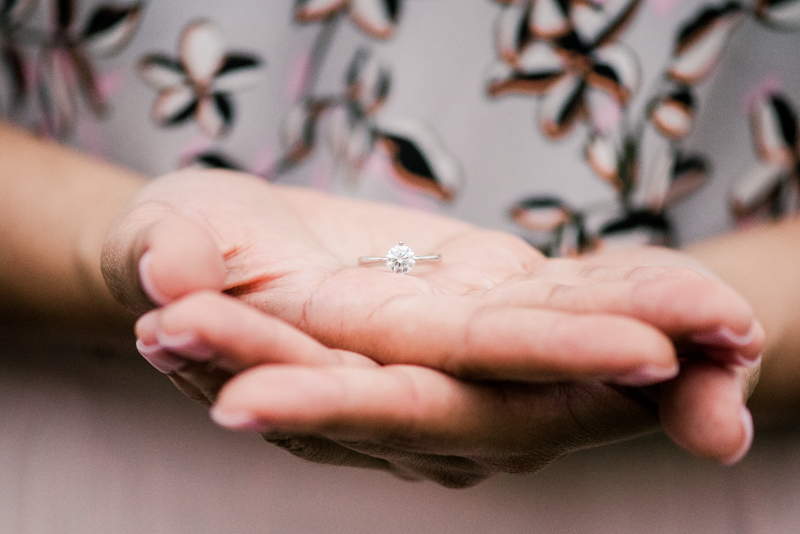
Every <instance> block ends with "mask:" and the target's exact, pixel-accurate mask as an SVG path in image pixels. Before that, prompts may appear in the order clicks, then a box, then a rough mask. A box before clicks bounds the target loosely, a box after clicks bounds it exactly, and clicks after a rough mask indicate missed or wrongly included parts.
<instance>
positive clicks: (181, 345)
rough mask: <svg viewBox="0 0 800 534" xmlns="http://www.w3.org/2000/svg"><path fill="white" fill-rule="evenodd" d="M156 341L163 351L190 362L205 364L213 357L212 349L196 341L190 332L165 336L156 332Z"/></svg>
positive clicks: (195, 337) (160, 332)
mask: <svg viewBox="0 0 800 534" xmlns="http://www.w3.org/2000/svg"><path fill="white" fill-rule="evenodd" d="M156 339H158V343H159V345H161V347H163V348H164V349H166V350H168V351H170V352H175V353H177V354H180V355H181V356H184V357H186V358H189V359H191V360H195V361H198V362H207V361H209V360H210V359H212V358H213V357H214V349H212V348H211V347H209V346H208V345H206V344H205V343H203V342H202V341H200V340H199V339H197V336H195V335H194V334H193V333H191V332H184V333H182V334H165V333H164V332H162V331H160V330H159V331H157V332H156Z"/></svg>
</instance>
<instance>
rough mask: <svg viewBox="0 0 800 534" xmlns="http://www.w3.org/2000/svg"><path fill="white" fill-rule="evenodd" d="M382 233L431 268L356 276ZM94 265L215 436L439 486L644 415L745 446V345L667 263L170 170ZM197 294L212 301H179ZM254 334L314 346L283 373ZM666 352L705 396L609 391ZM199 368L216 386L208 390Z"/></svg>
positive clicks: (586, 440) (691, 269) (703, 287)
mask: <svg viewBox="0 0 800 534" xmlns="http://www.w3.org/2000/svg"><path fill="white" fill-rule="evenodd" d="M397 235H403V236H404V239H405V240H406V242H407V243H414V246H415V248H418V249H419V250H420V251H423V250H424V251H435V252H439V253H441V254H442V256H443V260H442V261H441V263H439V264H430V265H425V266H423V265H422V264H420V265H419V266H418V267H416V268H415V269H414V271H413V272H412V273H411V274H409V275H402V276H401V275H395V274H392V273H390V272H388V271H387V270H386V268H385V267H384V268H382V267H381V266H375V267H373V266H369V267H364V266H361V267H360V266H357V265H356V262H355V258H357V257H358V256H360V255H362V254H364V253H365V251H366V253H367V254H380V252H379V251H380V249H379V248H378V247H380V246H383V245H380V244H379V243H388V244H389V245H387V247H388V246H390V245H391V244H392V242H393V239H394V238H395V236H397ZM406 236H407V237H406ZM417 243H419V244H420V245H419V247H417V245H416V244H417ZM187 257H191V258H196V259H197V261H192V262H187V261H186V259H185V258H187ZM143 258H146V259H145V260H144V261H143ZM201 258H202V260H201ZM105 265H106V269H105V272H106V276H107V279H108V280H109V282H110V284H109V285H110V286H111V287H113V288H116V291H117V293H118V295H120V298H123V299H124V298H125V296H126V295H128V296H130V295H132V296H133V297H134V298H133V299H132V300H130V301H128V305H129V306H131V307H139V308H145V307H147V306H149V305H152V304H151V303H150V301H152V302H153V303H157V304H160V305H162V306H163V305H165V304H167V303H172V304H171V305H167V306H166V307H163V308H162V309H160V310H159V311H157V312H154V313H151V314H148V315H146V316H145V317H143V318H142V319H141V320H140V322H139V324H138V327H137V334H138V336H139V339H140V343H142V344H144V346H145V347H147V351H145V352H149V355H150V357H151V358H154V359H161V363H160V364H159V365H160V366H161V367H162V368H163V370H165V371H167V372H168V373H169V374H170V376H171V378H172V379H173V380H174V381H175V382H176V383H177V384H178V385H179V387H181V389H183V390H184V391H185V392H187V394H189V395H190V396H191V397H193V398H195V399H197V400H200V401H201V402H205V403H207V404H211V403H214V402H215V401H216V407H215V411H214V414H215V418H216V420H217V422H219V423H220V424H223V425H225V426H228V427H233V428H244V429H262V428H269V429H270V430H269V431H268V432H266V433H265V434H266V436H267V437H268V439H270V440H271V441H273V442H276V443H278V444H282V445H283V446H285V447H287V448H289V449H290V450H291V451H292V452H294V453H296V454H298V455H300V456H303V457H311V458H315V459H318V458H320V457H322V458H325V460H324V461H326V462H329V463H334V464H347V465H360V466H363V465H369V466H372V467H376V466H377V467H380V466H382V467H383V468H385V469H389V470H391V471H393V472H397V473H401V474H403V475H404V476H412V475H413V476H421V477H425V478H432V479H434V480H436V481H438V482H441V483H443V484H446V485H451V486H461V485H467V484H472V483H474V482H477V481H479V480H481V479H483V478H485V477H487V476H489V475H491V474H493V473H496V472H532V471H535V470H537V469H540V468H541V467H543V466H544V465H546V464H547V463H549V462H550V461H552V460H553V459H555V458H557V457H558V456H560V455H562V454H564V453H566V452H569V451H571V450H575V449H578V448H583V447H588V446H592V445H596V444H600V443H607V442H610V441H614V440H618V439H624V438H627V437H631V436H634V435H638V434H641V433H643V432H647V431H651V430H654V429H655V428H657V421H658V415H659V412H660V415H661V420H662V422H666V429H667V432H668V433H669V434H670V435H671V436H672V437H673V439H674V440H675V441H676V442H678V443H679V444H681V445H682V446H684V447H685V448H687V449H689V450H691V451H692V452H695V453H696V454H699V455H703V456H707V457H710V458H716V459H720V460H723V461H732V460H735V459H738V458H739V457H740V456H741V455H742V451H743V450H746V448H747V447H748V446H749V439H750V436H751V435H752V432H751V431H750V426H749V425H750V422H749V420H745V419H748V418H749V413H747V412H746V410H743V408H744V395H745V392H746V390H747V384H748V382H749V379H750V377H751V376H753V371H752V370H745V369H744V368H741V367H740V368H738V369H735V370H734V369H733V368H732V367H731V366H730V364H732V363H734V358H735V356H736V355H737V354H739V355H743V356H744V358H745V359H746V360H747V362H748V364H750V363H752V362H753V361H754V360H755V359H756V358H757V357H758V355H759V353H760V349H761V346H762V344H763V332H762V331H761V329H760V326H758V325H757V323H754V317H753V314H752V310H751V308H750V306H749V305H748V304H747V303H746V301H744V300H743V299H742V298H741V297H739V296H738V295H737V294H736V293H735V292H734V291H732V290H731V289H730V288H729V287H728V286H726V285H725V284H722V283H721V282H719V281H717V280H713V279H708V278H706V277H704V276H703V275H701V274H699V273H698V271H697V270H696V269H700V268H702V267H700V266H699V264H698V263H697V262H696V260H693V259H692V258H690V257H688V256H685V255H681V254H679V253H675V252H672V251H667V250H660V249H641V250H638V251H635V252H626V253H618V254H608V255H605V256H602V257H594V258H586V259H583V260H548V259H546V258H544V257H542V256H541V255H540V254H539V253H538V252H536V251H535V250H533V249H532V248H531V247H530V246H528V245H527V244H525V243H524V242H522V241H520V240H518V239H517V238H515V237H513V236H510V235H506V234H500V233H497V232H487V231H484V230H481V229H478V228H475V227H472V226H470V225H467V224H465V223H461V222H458V221H454V220H450V219H447V218H443V217H438V216H433V215H429V214H424V213H419V212H415V211H411V210H404V209H402V208H396V207H389V206H384V205H379V204H373V203H368V202H361V201H353V200H344V199H339V198H334V197H330V196H326V195H322V194H319V193H315V192H311V191H305V190H298V189H293V188H281V187H276V186H271V185H268V184H265V183H264V182H263V181H261V180H258V179H255V178H252V177H249V176H246V175H241V174H235V173H229V172H221V171H217V172H207V171H206V172H194V171H192V172H188V173H179V174H175V175H172V176H168V177H164V178H161V179H159V180H158V181H156V182H154V183H153V184H151V185H150V186H148V188H147V189H146V190H144V191H143V192H142V193H140V194H139V195H138V196H137V197H136V198H135V199H134V200H133V201H132V203H131V205H130V206H129V208H128V210H127V212H126V213H125V214H124V215H123V216H122V217H121V219H120V220H119V222H118V224H117V225H116V226H115V227H114V229H113V230H112V232H111V234H110V237H109V241H108V242H107V246H106V264H105ZM176 272H180V273H181V274H180V277H177V278H174V277H173V276H174V273H176ZM191 281H196V282H195V283H194V285H193V286H192V285H191ZM142 287H144V288H147V291H143V290H142ZM202 289H206V290H213V291H215V292H216V293H208V294H205V295H204V296H203V298H202V299H195V298H193V297H189V298H191V299H192V300H190V301H189V303H188V304H187V303H186V302H185V301H184V300H182V299H181V298H182V297H183V296H184V295H187V294H192V293H194V292H196V291H198V290H202ZM220 290H222V291H224V292H225V293H227V294H228V295H234V296H236V297H237V298H239V299H241V300H243V301H244V302H247V303H248V304H250V305H251V306H252V307H246V306H243V305H241V304H239V305H237V306H233V305H232V304H233V302H235V301H233V300H232V299H230V298H226V297H224V296H223V295H220V294H219V291H220ZM147 292H149V296H148V295H147V294H146V293H147ZM215 296H216V298H214V297H215ZM256 310H260V311H261V312H263V313H259V312H258V311H256ZM398 317H401V318H402V321H399V322H398V320H397V318H398ZM276 319H278V320H280V322H279V323H278V322H276ZM723 327H724V328H726V329H728V330H730V331H731V332H735V333H737V334H738V335H740V336H747V335H749V339H748V340H747V342H746V343H744V344H742V345H741V346H739V347H736V350H733V348H732V347H729V346H716V347H709V346H708V345H701V344H697V343H692V342H691V338H692V336H693V335H695V334H701V333H707V332H713V331H715V330H717V329H719V328H723ZM275 329H279V332H280V334H276V335H279V336H286V335H288V332H292V333H293V335H295V336H297V339H298V340H299V339H301V337H300V336H303V339H304V338H305V336H306V335H307V336H308V340H309V341H310V340H312V339H313V340H316V341H317V342H320V343H321V344H322V345H323V346H324V347H328V348H327V349H326V350H327V351H333V352H331V354H329V355H328V356H327V357H320V359H319V360H315V359H314V358H310V357H309V358H303V359H302V362H301V363H302V367H298V366H296V365H292V364H293V363H297V362H296V361H295V362H293V361H292V360H293V359H294V358H298V357H299V354H300V352H299V350H295V351H290V350H289V349H288V348H286V345H283V347H284V348H282V349H275V350H271V349H269V347H270V346H271V345H270V343H271V341H270V340H269V339H265V338H263V337H259V339H260V340H261V341H259V342H256V341H255V338H254V335H255V333H256V332H258V333H259V334H258V335H259V336H264V335H266V334H265V333H269V332H272V331H274V330H275ZM259 343H263V344H265V347H266V348H264V347H262V348H259V347H261V345H259ZM297 344H298V346H299V345H300V342H299V341H298V342H297ZM675 344H678V345H680V346H681V347H682V349H681V350H682V352H681V356H682V357H685V358H688V359H691V360H698V361H704V362H705V363H706V364H707V366H706V367H704V368H703V369H704V370H703V373H704V376H706V378H704V380H703V381H702V382H706V383H707V384H706V385H704V384H703V383H701V381H697V380H689V379H688V378H687V379H686V380H685V383H686V384H687V386H683V385H682V384H684V378H683V377H679V378H678V379H677V380H675V381H674V382H673V383H672V386H671V388H667V389H663V390H662V389H660V388H656V389H655V390H653V391H643V390H639V389H635V388H630V387H626V386H631V385H636V386H641V385H650V384H655V383H659V382H662V381H664V380H666V379H668V378H673V376H674V374H675V372H676V369H675V363H676V357H677V355H676V352H675ZM712 348H713V349H714V350H710V349H712ZM337 350H338V352H337ZM255 354H257V356H254V355H255ZM342 354H347V355H348V356H347V358H344V359H343V358H342V357H341V355H342ZM175 356H179V357H181V358H175ZM709 357H710V358H712V359H713V360H714V362H709V361H708V358H709ZM237 358H238V359H237ZM209 359H211V361H212V362H213V364H212V366H213V368H214V369H215V370H217V371H220V370H221V371H223V372H221V373H218V374H217V375H216V376H215V377H214V378H210V377H209V376H207V375H206V374H204V373H205V372H206V371H207V369H208V361H209ZM186 360H189V361H190V362H192V361H193V362H194V363H188V364H187V363H186ZM197 363H199V364H200V365H199V366H198V365H197ZM259 363H262V364H263V363H271V364H281V366H280V367H275V366H274V365H267V366H264V365H258V364H259ZM367 363H371V364H372V366H373V368H371V369H365V367H368V366H367ZM375 363H378V364H380V366H378V367H374V364H375ZM331 365H333V366H334V367H337V369H336V370H330V369H324V370H323V369H316V368H317V367H325V368H327V367H330V366H331ZM350 367H354V368H353V369H350ZM686 368H687V374H688V377H689V378H691V376H692V374H693V373H699V372H700V370H699V369H700V368H699V367H697V370H695V371H692V370H691V369H692V368H693V367H692V366H691V365H687V366H686ZM432 369H433V370H437V371H442V372H443V373H436V372H433V371H432ZM709 370H710V372H709ZM237 373H238V375H237V376H236V378H235V379H234V380H232V381H231V382H230V383H228V384H227V386H225V388H224V389H223V390H222V392H221V393H219V398H218V391H219V389H220V388H221V387H222V386H223V384H224V383H225V382H226V381H227V380H228V379H229V378H230V376H232V375H234V374H237ZM476 380H477V381H480V382H479V383H476V382H475V381H476ZM337 383H338V386H337V385H336V384H337ZM324 384H328V385H329V386H330V387H329V388H328V389H325V388H323V385H324ZM708 384H712V385H713V384H718V385H719V387H718V388H717V389H716V390H718V394H714V395H706V394H705V393H704V391H705V390H707V389H708V388H709V387H710V388H712V390H714V388H715V387H716V386H712V385H708ZM312 390H313V392H314V395H312V394H311V392H312ZM326 391H327V394H323V393H324V392H326ZM664 391H667V393H666V394H664ZM267 392H269V393H267ZM298 392H302V394H301V395H298ZM287 399H291V402H288V401H287ZM398 399H403V402H398ZM700 399H702V403H697V402H696V401H699V400H700ZM276 403H277V405H276ZM659 404H660V408H659ZM479 406H480V407H482V408H481V409H480V410H478V407H479ZM465 407H469V408H468V409H464V408H465ZM476 410H478V411H476ZM476 413H485V414H486V415H485V417H483V418H476V417H475V415H476ZM532 414H539V415H537V416H535V417H533V416H532ZM743 414H745V415H743ZM381 421H383V422H384V425H383V426H382V425H381V424H379V422H381ZM687 421H691V424H685V423H686V422H687ZM447 422H449V423H450V424H445V423H447ZM419 427H422V428H419ZM404 429H405V431H404ZM409 429H411V430H409ZM423 429H424V430H423ZM698 431H702V432H700V433H698ZM543 436H546V437H543ZM696 436H702V439H698V438H697V437H696ZM397 443H402V446H397V445H394V444H397ZM387 444H393V445H392V446H389V445H387ZM321 449H322V450H324V451H325V452H324V453H322V452H319V451H320V450H321ZM532 458H533V459H532ZM378 460H380V461H378Z"/></svg>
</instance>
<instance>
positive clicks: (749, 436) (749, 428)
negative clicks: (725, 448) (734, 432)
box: [722, 406, 755, 465]
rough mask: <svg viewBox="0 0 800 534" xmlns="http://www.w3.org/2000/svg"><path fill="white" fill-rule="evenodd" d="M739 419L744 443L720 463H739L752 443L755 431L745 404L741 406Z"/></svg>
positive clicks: (751, 417)
mask: <svg viewBox="0 0 800 534" xmlns="http://www.w3.org/2000/svg"><path fill="white" fill-rule="evenodd" d="M741 420H742V427H743V428H744V436H745V437H744V443H743V444H742V448H741V449H739V450H738V451H737V452H736V454H734V455H733V456H731V457H730V458H727V459H725V460H722V463H723V464H725V465H734V464H737V463H739V462H740V461H741V460H742V458H744V457H745V455H746V454H747V452H748V451H749V450H750V447H751V446H752V445H753V435H754V433H755V432H754V430H753V416H752V414H751V413H750V410H748V409H747V407H745V406H742V412H741Z"/></svg>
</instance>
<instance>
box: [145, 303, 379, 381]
mask: <svg viewBox="0 0 800 534" xmlns="http://www.w3.org/2000/svg"><path fill="white" fill-rule="evenodd" d="M136 334H137V338H138V347H139V350H140V352H142V355H143V356H145V358H147V359H148V360H149V361H150V362H151V363H152V364H153V365H154V366H155V367H157V368H159V369H160V370H162V371H163V372H167V373H171V372H173V371H177V370H180V369H183V368H184V367H185V366H186V365H185V364H186V363H187V362H200V363H205V364H213V365H214V366H216V367H220V368H222V369H225V370H226V371H229V372H231V373H236V372H239V371H242V370H244V369H247V368H249V367H252V366H254V365H259V364H264V363H273V364H280V363H293V364H298V365H312V366H318V365H366V366H374V365H377V364H376V363H375V362H373V361H372V360H370V359H369V358H366V357H364V356H361V355H359V354H355V353H352V352H348V351H343V350H333V349H329V348H327V347H325V346H324V345H322V344H321V343H319V342H318V341H316V340H314V339H313V338H311V337H310V336H308V335H306V334H304V333H303V332H301V331H299V330H297V329H296V328H294V327H292V326H290V325H289V324H287V323H285V322H283V321H281V320H280V319H277V318H275V317H271V316H269V315H267V314H265V313H263V312H260V311H258V310H256V309H254V308H252V307H250V306H248V305H247V304H245V303H243V302H241V301H239V300H237V299H235V298H233V297H229V296H227V295H223V294H220V293H216V292H213V291H201V292H198V293H194V294H192V295H190V296H188V297H184V298H182V299H180V300H178V301H176V302H174V303H172V304H168V305H167V306H165V307H163V308H160V309H157V310H153V311H151V312H149V313H148V314H146V315H144V316H142V317H141V318H140V319H139V321H138V322H137V324H136ZM190 381H192V380H190Z"/></svg>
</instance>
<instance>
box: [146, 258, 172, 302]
mask: <svg viewBox="0 0 800 534" xmlns="http://www.w3.org/2000/svg"><path fill="white" fill-rule="evenodd" d="M152 259H153V253H152V252H151V251H149V250H148V251H147V252H145V253H144V254H142V257H141V258H140V259H139V283H141V285H142V290H144V293H145V295H147V298H149V299H150V300H151V301H152V302H153V304H156V305H158V306H163V305H164V304H167V303H168V302H169V298H167V297H166V296H165V295H164V294H163V293H161V292H160V291H159V290H158V289H156V286H155V284H154V283H153V278H152V277H151V275H150V263H151V262H152Z"/></svg>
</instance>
